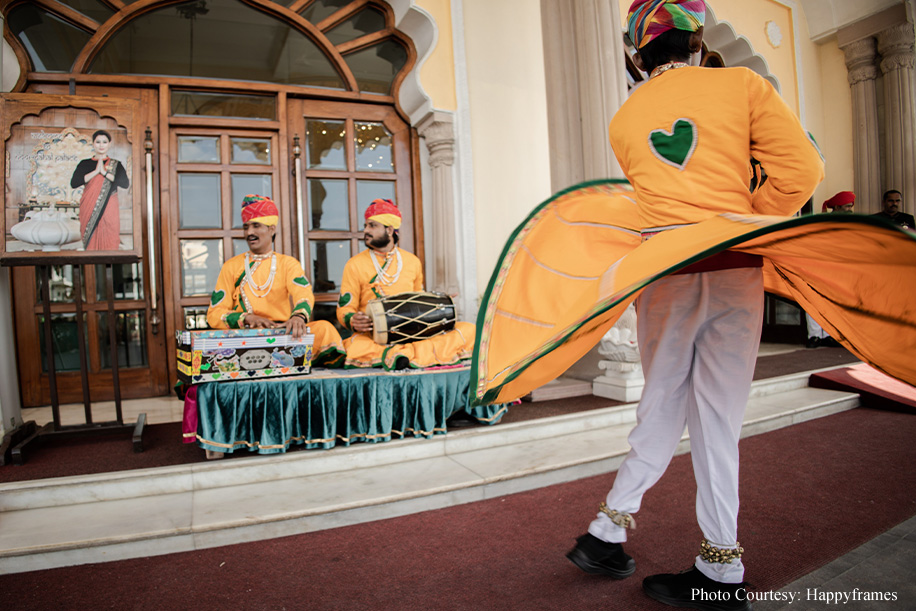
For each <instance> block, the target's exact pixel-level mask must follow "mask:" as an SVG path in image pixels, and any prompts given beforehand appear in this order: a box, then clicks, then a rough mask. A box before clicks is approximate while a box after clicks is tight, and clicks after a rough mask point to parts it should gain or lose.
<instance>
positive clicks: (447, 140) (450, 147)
mask: <svg viewBox="0 0 916 611" xmlns="http://www.w3.org/2000/svg"><path fill="white" fill-rule="evenodd" d="M417 133H418V134H419V135H420V137H421V138H423V139H424V140H426V148H427V150H428V151H429V165H430V167H433V168H437V167H439V166H443V165H444V166H451V165H453V164H454V163H455V120H454V117H453V116H452V115H451V114H449V113H444V112H438V111H436V112H431V113H429V114H428V115H426V116H425V117H424V118H423V119H422V120H421V121H420V122H419V123H417Z"/></svg>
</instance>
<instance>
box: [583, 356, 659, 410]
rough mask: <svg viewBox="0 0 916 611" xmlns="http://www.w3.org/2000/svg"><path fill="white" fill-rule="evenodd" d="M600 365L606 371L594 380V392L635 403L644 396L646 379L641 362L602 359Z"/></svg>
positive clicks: (605, 396)
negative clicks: (643, 390)
mask: <svg viewBox="0 0 916 611" xmlns="http://www.w3.org/2000/svg"><path fill="white" fill-rule="evenodd" d="M598 367H599V368H601V369H602V370H604V373H603V374H602V375H600V376H598V377H597V378H595V379H594V380H593V381H592V394H593V395H595V396H597V397H604V398H605V399H613V400H615V401H623V402H624V403H635V402H636V401H639V398H640V397H641V396H642V388H643V386H645V384H646V380H645V378H644V377H643V374H642V365H640V364H639V363H621V362H619V361H601V362H600V363H598Z"/></svg>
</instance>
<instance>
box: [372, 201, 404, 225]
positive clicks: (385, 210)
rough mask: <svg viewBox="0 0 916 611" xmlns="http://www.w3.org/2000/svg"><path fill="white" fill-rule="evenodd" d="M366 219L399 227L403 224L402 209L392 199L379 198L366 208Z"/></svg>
mask: <svg viewBox="0 0 916 611" xmlns="http://www.w3.org/2000/svg"><path fill="white" fill-rule="evenodd" d="M366 220H367V221H378V222H379V223H381V224H382V225H385V226H386V227H394V228H395V229H398V228H399V227H400V226H401V211H400V210H399V209H398V207H397V205H396V204H395V203H394V202H393V201H391V200H390V199H377V200H374V201H373V202H372V203H371V204H369V207H368V208H366Z"/></svg>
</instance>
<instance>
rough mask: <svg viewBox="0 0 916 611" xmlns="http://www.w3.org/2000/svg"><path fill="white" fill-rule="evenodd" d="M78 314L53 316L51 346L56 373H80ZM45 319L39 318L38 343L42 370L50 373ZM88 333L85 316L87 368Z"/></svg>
mask: <svg viewBox="0 0 916 611" xmlns="http://www.w3.org/2000/svg"><path fill="white" fill-rule="evenodd" d="M76 320H77V319H76V314H51V344H52V346H53V350H54V370H55V371H79V370H80V353H79V341H77V330H76ZM44 324H45V317H44V316H41V315H39V316H38V341H39V343H40V344H41V370H42V372H47V371H48V351H47V346H46V343H45V330H44ZM88 335H89V334H88V332H87V331H86V315H85V314H83V339H84V341H85V342H86V344H87V345H86V346H85V347H84V349H85V350H86V353H85V354H86V366H87V367H88V366H89V356H88V355H89V347H88V341H89V337H88Z"/></svg>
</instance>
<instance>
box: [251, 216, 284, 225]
mask: <svg viewBox="0 0 916 611" xmlns="http://www.w3.org/2000/svg"><path fill="white" fill-rule="evenodd" d="M279 221H280V217H279V216H277V215H276V214H272V215H270V216H257V217H255V218H253V219H248V222H249V223H261V224H262V225H267V226H268V227H270V226H271V225H276V224H277V223H278V222H279Z"/></svg>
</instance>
